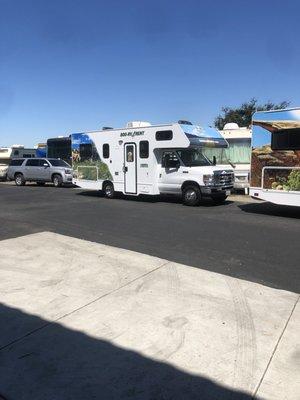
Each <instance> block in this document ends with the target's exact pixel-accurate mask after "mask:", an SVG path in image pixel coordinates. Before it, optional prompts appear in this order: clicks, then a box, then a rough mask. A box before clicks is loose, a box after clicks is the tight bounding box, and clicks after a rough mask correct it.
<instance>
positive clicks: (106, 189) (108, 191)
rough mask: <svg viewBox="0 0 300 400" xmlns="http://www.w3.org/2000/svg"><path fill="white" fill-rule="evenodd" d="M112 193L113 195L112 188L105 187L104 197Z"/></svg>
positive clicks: (109, 186)
mask: <svg viewBox="0 0 300 400" xmlns="http://www.w3.org/2000/svg"><path fill="white" fill-rule="evenodd" d="M112 193H113V188H112V187H111V185H107V186H106V187H105V194H106V196H111V195H112Z"/></svg>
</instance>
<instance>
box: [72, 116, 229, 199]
mask: <svg viewBox="0 0 300 400" xmlns="http://www.w3.org/2000/svg"><path fill="white" fill-rule="evenodd" d="M71 137H72V160H73V169H74V171H75V176H74V180H73V183H74V184H75V185H77V186H79V187H81V188H84V189H94V190H103V191H104V193H105V195H106V197H109V198H111V197H113V196H114V193H115V192H122V193H124V194H126V195H133V196H137V195H139V194H148V195H159V194H175V195H178V194H180V195H182V198H183V202H184V203H185V204H187V205H197V204H199V203H200V201H201V199H202V198H203V197H210V198H212V199H213V200H214V201H215V202H218V203H220V202H224V201H225V199H226V198H227V196H228V195H229V194H230V191H231V189H232V188H233V181H234V174H233V170H232V169H226V170H224V169H220V168H218V167H216V166H215V165H214V164H213V163H212V162H211V161H210V160H209V159H208V158H207V157H206V156H205V155H204V154H203V149H205V148H206V147H209V148H212V147H220V148H222V147H223V148H224V147H227V146H228V143H227V142H226V140H225V139H224V138H222V136H221V135H220V134H219V132H218V131H216V130H215V129H212V128H205V129H204V128H202V127H200V126H195V125H192V124H191V123H189V122H187V121H179V123H174V124H168V125H157V126H151V125H150V124H149V123H141V122H138V121H135V122H132V123H128V124H127V127H126V128H121V129H112V128H106V129H104V130H101V131H95V132H86V133H74V134H72V135H71Z"/></svg>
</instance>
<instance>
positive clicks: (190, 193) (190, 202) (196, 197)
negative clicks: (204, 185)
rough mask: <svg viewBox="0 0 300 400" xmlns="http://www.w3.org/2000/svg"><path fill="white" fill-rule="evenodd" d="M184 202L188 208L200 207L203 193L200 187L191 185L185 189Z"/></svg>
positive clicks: (183, 193) (183, 192)
mask: <svg viewBox="0 0 300 400" xmlns="http://www.w3.org/2000/svg"><path fill="white" fill-rule="evenodd" d="M182 200H183V204H185V205H186V206H198V205H199V203H200V201H201V192H200V189H199V188H198V186H196V185H190V186H186V187H185V188H183V189H182Z"/></svg>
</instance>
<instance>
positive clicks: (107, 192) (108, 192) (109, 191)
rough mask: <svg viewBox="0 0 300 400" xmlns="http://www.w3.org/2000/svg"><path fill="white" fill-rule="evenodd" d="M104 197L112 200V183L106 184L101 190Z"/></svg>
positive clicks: (113, 190)
mask: <svg viewBox="0 0 300 400" xmlns="http://www.w3.org/2000/svg"><path fill="white" fill-rule="evenodd" d="M103 192H104V196H105V197H107V198H108V199H113V198H114V196H115V188H114V185H113V183H111V182H107V183H106V184H105V185H104V188H103Z"/></svg>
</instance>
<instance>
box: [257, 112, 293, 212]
mask: <svg viewBox="0 0 300 400" xmlns="http://www.w3.org/2000/svg"><path fill="white" fill-rule="evenodd" d="M252 132H253V137H252V157H251V182H250V195H251V196H253V197H254V198H258V199H261V200H266V201H270V202H271V203H275V204H282V205H290V206H298V207H300V108H292V109H286V110H274V111H260V112H256V113H255V114H254V115H253V117H252Z"/></svg>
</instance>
